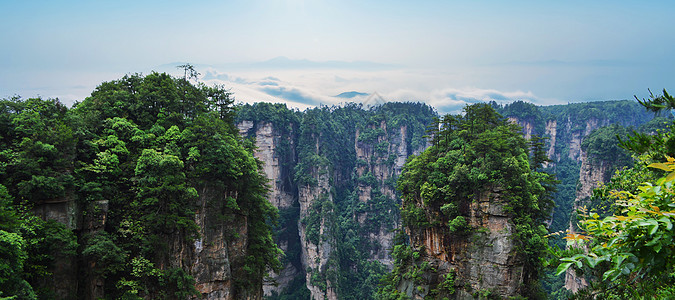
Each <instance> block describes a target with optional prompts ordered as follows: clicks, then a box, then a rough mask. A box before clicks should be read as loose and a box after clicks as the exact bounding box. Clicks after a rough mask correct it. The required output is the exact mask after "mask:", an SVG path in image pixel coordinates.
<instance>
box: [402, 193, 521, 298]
mask: <svg viewBox="0 0 675 300" xmlns="http://www.w3.org/2000/svg"><path fill="white" fill-rule="evenodd" d="M501 195H502V190H501V189H499V188H494V189H492V190H490V191H488V192H484V193H482V194H481V195H479V196H477V197H476V199H475V201H472V202H471V203H470V204H469V212H470V217H468V218H467V219H468V220H469V225H471V227H472V228H474V230H472V232H471V233H470V235H469V236H462V235H455V234H452V233H449V232H447V229H445V228H441V227H430V228H426V229H423V230H421V231H418V230H412V231H411V230H408V233H409V235H410V239H411V244H413V245H418V246H419V247H420V249H418V250H420V251H423V252H424V253H426V255H425V257H424V258H423V259H422V260H423V263H422V264H424V262H428V263H429V265H430V266H431V270H435V272H427V273H425V274H424V275H423V277H424V279H425V281H426V284H422V285H417V284H414V283H413V282H411V281H404V283H402V284H401V286H400V288H399V290H405V291H407V296H408V297H411V298H413V299H423V298H424V297H425V296H427V294H428V293H429V291H430V288H431V287H433V286H436V285H438V284H439V283H441V282H442V281H443V280H444V276H446V275H447V274H449V273H451V272H452V273H454V274H455V276H456V277H455V281H454V290H455V293H454V297H455V298H454V299H475V297H474V295H475V294H476V292H479V291H480V292H489V293H492V294H493V295H499V296H501V297H503V298H508V297H515V296H517V295H518V292H519V289H520V287H521V284H522V282H523V264H522V262H520V261H519V259H518V256H517V254H516V249H515V244H514V241H513V234H514V232H515V228H514V225H513V223H512V222H511V218H510V217H509V216H508V214H507V213H506V211H505V206H506V205H507V203H506V201H505V200H504V199H502V196H501ZM422 249H423V250H422ZM413 286H414V287H415V288H411V287H413Z"/></svg>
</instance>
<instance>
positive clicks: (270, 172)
mask: <svg viewBox="0 0 675 300" xmlns="http://www.w3.org/2000/svg"><path fill="white" fill-rule="evenodd" d="M289 126H290V127H291V128H293V126H292V125H289ZM237 127H238V128H239V132H240V134H241V135H242V136H252V137H255V142H256V151H255V153H254V155H255V157H256V158H257V159H259V160H260V161H262V162H263V170H264V172H265V175H267V178H268V179H269V180H270V182H269V184H270V188H271V189H270V193H269V195H268V200H269V201H270V203H272V204H273V205H274V206H275V207H276V208H278V209H279V210H283V209H292V206H293V204H294V202H296V201H297V200H298V195H297V187H295V185H294V183H293V179H292V178H291V169H292V167H293V166H294V164H295V162H296V156H295V142H294V141H295V138H294V136H293V134H294V132H293V131H291V132H290V133H288V134H284V133H282V132H281V131H279V130H277V129H275V128H274V125H273V124H272V123H271V122H259V123H257V124H256V123H254V122H252V121H248V120H244V121H242V122H240V123H239V124H237ZM282 141H285V142H286V145H287V147H288V149H286V150H287V151H286V152H285V153H284V152H283V151H280V149H279V147H280V143H281V142H282ZM280 152H281V153H280ZM297 234H298V233H293V235H294V237H296V238H290V239H288V238H287V239H278V240H277V244H278V245H279V247H280V248H281V250H282V251H284V252H285V253H286V252H288V250H289V246H291V245H289V244H290V243H297ZM302 273H303V272H302V270H298V268H297V267H296V266H295V265H294V264H293V263H292V262H291V261H286V262H285V264H284V267H283V269H282V270H281V271H280V272H279V274H276V273H271V274H270V276H269V278H268V279H266V280H265V283H264V285H263V291H264V295H266V296H270V295H272V294H273V293H277V294H279V293H280V292H281V291H283V290H284V289H285V288H286V287H288V285H289V284H290V283H291V281H292V280H293V279H294V278H296V277H297V276H301V275H302Z"/></svg>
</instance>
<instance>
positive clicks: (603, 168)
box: [565, 151, 612, 293]
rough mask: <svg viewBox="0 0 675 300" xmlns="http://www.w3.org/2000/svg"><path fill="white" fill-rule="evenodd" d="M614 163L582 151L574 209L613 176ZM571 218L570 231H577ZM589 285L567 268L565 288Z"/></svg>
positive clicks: (580, 287)
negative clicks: (592, 157) (589, 155)
mask: <svg viewBox="0 0 675 300" xmlns="http://www.w3.org/2000/svg"><path fill="white" fill-rule="evenodd" d="M611 171H612V163H611V162H606V161H604V160H602V159H598V158H594V159H591V158H589V157H588V155H587V154H586V153H585V152H583V151H581V169H580V170H579V184H578V185H577V191H576V196H575V199H574V209H575V210H577V209H579V208H580V207H581V206H583V205H584V204H585V202H586V199H588V198H589V197H591V196H592V195H593V190H594V189H595V188H597V187H598V186H600V185H601V184H603V183H605V182H607V181H609V179H610V178H611V173H612V172H611ZM572 222H573V220H570V226H569V231H570V232H575V231H576V229H575V228H576V227H575V226H574V224H573V223H572ZM586 286H588V282H587V281H586V279H585V278H584V277H581V276H577V275H576V273H575V272H574V270H572V269H570V270H567V272H566V273H565V288H566V289H567V290H569V291H571V292H572V293H576V292H577V291H579V290H580V289H582V288H584V287H586Z"/></svg>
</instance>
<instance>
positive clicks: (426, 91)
mask: <svg viewBox="0 0 675 300" xmlns="http://www.w3.org/2000/svg"><path fill="white" fill-rule="evenodd" d="M206 74H207V75H205V76H204V78H203V80H204V81H205V82H206V83H207V84H208V83H218V84H224V85H225V86H227V87H231V90H232V92H234V94H235V97H236V99H237V100H240V101H243V102H247V103H253V102H262V101H264V102H281V103H286V104H287V105H288V106H289V107H293V108H299V109H304V108H307V107H314V106H319V105H340V104H341V103H344V102H345V101H348V102H357V103H363V102H364V101H368V99H369V98H370V97H371V96H372V95H374V94H378V95H380V96H381V97H382V99H383V100H384V101H387V102H391V101H397V102H424V103H427V104H429V105H431V106H433V107H434V108H436V109H437V111H438V112H439V113H441V114H446V113H460V112H461V111H462V109H463V108H464V106H466V105H468V104H473V103H479V102H490V101H496V102H498V103H508V102H512V101H515V100H523V101H528V102H532V103H535V104H543V103H542V102H543V100H542V99H540V98H538V97H537V96H535V95H534V93H533V92H531V91H527V92H523V91H518V90H516V91H503V90H497V89H481V88H475V87H464V88H456V87H448V85H449V84H448V83H447V82H446V81H449V80H446V79H447V78H445V77H442V76H437V75H435V74H433V73H432V74H430V73H428V72H421V71H420V72H413V71H409V70H406V71H346V70H314V71H307V70H284V71H274V70H273V71H262V72H261V71H257V70H251V71H248V72H241V73H238V74H237V75H236V76H235V75H232V74H224V73H220V72H218V71H217V70H209V71H208V73H206ZM207 79H208V80H207ZM357 91H358V92H357ZM336 95H337V96H336Z"/></svg>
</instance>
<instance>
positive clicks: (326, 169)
mask: <svg viewBox="0 0 675 300" xmlns="http://www.w3.org/2000/svg"><path fill="white" fill-rule="evenodd" d="M362 113H363V114H365V115H366V116H367V117H366V118H365V121H367V120H368V119H367V118H369V116H370V115H369V113H367V112H362ZM428 119H429V120H430V119H431V117H430V116H429V117H428ZM328 121H329V120H321V121H320V122H323V123H327V122H328ZM358 122H364V120H359V121H358ZM354 125H355V124H341V125H337V127H339V128H345V127H346V128H347V131H346V132H344V131H342V132H341V135H340V136H330V135H331V134H333V133H332V132H331V130H334V129H332V128H329V129H323V130H327V131H322V130H318V129H316V128H318V127H320V126H322V125H320V124H318V125H317V124H316V123H312V125H307V127H301V128H299V129H297V130H294V131H292V132H290V133H289V132H287V131H284V130H279V129H278V128H276V126H279V125H278V124H276V123H272V122H267V121H265V120H257V121H248V120H242V121H240V122H239V123H238V128H239V130H240V133H241V134H242V135H243V136H252V137H255V141H256V147H257V150H256V153H255V156H256V157H257V158H258V159H260V160H261V161H262V162H263V163H264V167H263V168H264V170H265V172H266V174H267V176H268V178H269V179H270V185H271V188H272V190H271V193H270V195H269V197H268V199H269V201H270V202H271V203H272V204H274V205H275V206H276V207H277V208H279V209H280V211H283V210H284V209H292V208H296V207H297V210H298V213H297V215H294V217H295V222H296V224H297V228H295V230H296V231H297V232H295V234H294V236H295V237H296V239H295V240H293V239H289V238H288V237H287V236H288V234H289V232H288V230H284V233H283V235H284V236H285V237H283V238H282V236H279V237H278V239H277V242H278V244H279V246H280V248H282V250H283V251H284V252H286V253H287V254H288V253H289V252H293V250H292V248H293V247H294V246H298V245H299V247H298V248H299V262H300V265H299V266H298V265H295V264H293V263H292V262H290V261H289V262H287V264H286V265H285V266H284V269H283V270H282V271H281V272H280V273H279V274H272V276H271V277H272V278H271V279H272V280H270V281H269V282H267V283H266V285H265V286H264V290H265V295H267V296H274V295H275V294H282V292H286V293H287V294H288V292H289V291H284V289H285V288H286V287H289V286H290V284H291V283H293V282H297V278H298V277H300V276H301V277H302V278H303V279H304V282H305V287H306V288H307V289H308V291H309V294H310V295H311V298H312V299H337V298H338V297H340V293H341V291H340V288H339V285H340V282H339V280H340V279H339V276H337V275H338V274H339V273H338V272H342V271H341V268H344V266H343V265H342V264H343V262H341V261H340V257H339V256H340V255H339V253H338V248H339V247H341V245H340V243H344V242H345V241H342V240H338V239H337V237H340V236H344V235H345V234H346V232H343V231H340V230H341V229H340V226H342V225H341V224H338V219H339V218H344V217H345V214H344V213H343V212H341V211H337V210H336V209H338V206H340V205H341V206H342V207H344V206H346V204H345V203H347V202H349V201H352V200H351V199H354V200H355V201H356V202H355V203H354V204H353V206H352V207H353V209H354V212H353V214H352V215H351V218H353V219H352V221H354V222H355V223H356V224H357V225H356V227H358V228H360V229H359V230H358V231H357V232H354V233H349V234H350V235H351V234H353V235H351V237H352V238H354V239H355V240H356V241H357V242H351V243H354V244H352V245H354V246H356V247H362V248H361V249H360V250H359V251H361V250H363V251H365V252H363V253H361V254H359V255H363V256H361V257H362V258H359V261H363V260H367V261H371V262H376V263H379V264H381V265H383V266H384V268H385V269H391V268H392V265H393V259H392V257H391V254H390V250H391V248H392V246H393V240H394V232H393V230H392V229H394V228H396V227H398V226H399V221H398V213H399V212H398V209H397V208H396V206H395V204H396V203H397V202H400V200H399V199H398V195H397V192H396V188H395V181H396V177H397V176H398V175H400V174H401V171H402V169H403V165H404V164H405V161H406V159H407V158H408V156H410V155H411V154H413V153H420V152H421V151H422V150H424V148H425V145H422V146H418V145H416V146H411V145H412V144H413V143H412V139H413V138H417V139H420V138H421V134H420V131H422V132H423V131H424V129H423V128H425V127H426V126H427V124H423V125H422V126H424V127H422V129H421V130H420V128H415V129H410V128H409V125H407V124H406V123H403V124H402V125H398V126H396V127H393V128H392V127H391V124H390V123H389V122H388V120H386V119H384V120H378V121H377V122H371V123H369V124H368V125H366V126H365V127H359V126H354ZM298 126H304V125H298ZM341 126H344V127H341ZM350 126H351V127H350ZM418 126H419V125H418ZM288 127H293V126H288ZM294 128H295V127H294ZM303 128H308V129H303ZM350 128H351V129H350ZM341 130H344V129H341ZM351 130H353V131H351ZM413 130H417V131H416V133H415V134H412V133H411V131H413ZM287 135H288V136H287ZM301 136H302V137H301ZM336 139H338V140H336ZM283 141H285V144H286V145H288V144H290V145H291V147H290V148H291V150H290V152H291V153H292V154H291V155H288V154H282V152H283V153H288V152H289V151H288V150H282V149H281V146H280V145H281V144H282V142H283ZM296 144H297V145H296ZM336 144H340V145H343V146H344V147H345V148H342V149H338V150H337V151H338V155H343V156H344V157H342V158H340V159H342V160H341V162H335V161H332V160H333V159H334V158H333V157H329V156H328V155H329V154H327V152H329V151H333V150H330V149H332V148H331V147H335V145H336ZM417 144H419V142H417ZM301 147H302V148H303V149H307V150H309V151H310V153H309V154H305V155H306V156H307V155H308V156H309V157H310V158H309V160H310V161H311V163H309V164H306V165H307V168H306V169H302V170H298V166H299V164H300V162H299V158H298V155H299V154H298V153H297V152H298V151H299V150H296V149H300V148H301ZM347 147H348V148H347ZM304 166H305V165H304V164H303V168H304ZM294 169H295V172H296V174H295V175H294V176H295V177H297V176H298V174H297V172H302V174H301V175H302V176H304V177H303V179H301V180H299V181H298V180H292V177H293V174H292V172H293V170H294ZM338 190H339V191H338ZM340 214H342V215H341V216H340ZM383 215H386V217H382V216H383ZM383 218H384V219H383ZM342 220H343V221H344V219H342ZM383 220H386V221H383ZM287 229H290V226H289V227H288V228H287ZM291 255H294V254H291ZM352 268H356V267H355V266H354V267H352ZM351 272H369V271H362V270H358V269H353V270H352V271H351ZM379 272H382V271H379ZM343 284H344V283H343ZM351 284H353V285H358V284H363V283H359V282H357V283H351ZM294 286H295V285H294ZM296 288H297V287H296ZM343 288H344V287H343ZM370 288H371V289H376V287H375V286H372V287H370ZM370 296H371V295H367V297H370ZM342 297H345V296H342ZM349 297H355V296H349Z"/></svg>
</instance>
